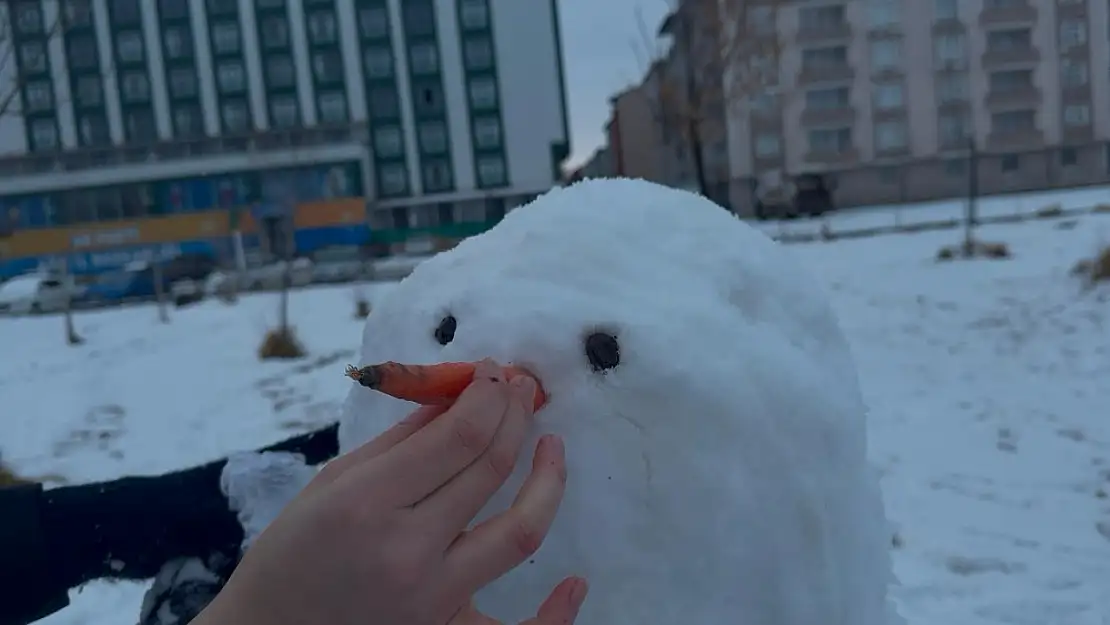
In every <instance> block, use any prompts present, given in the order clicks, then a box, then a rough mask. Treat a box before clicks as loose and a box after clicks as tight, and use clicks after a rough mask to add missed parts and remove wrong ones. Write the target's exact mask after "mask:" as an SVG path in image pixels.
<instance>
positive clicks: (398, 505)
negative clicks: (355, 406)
mask: <svg viewBox="0 0 1110 625" xmlns="http://www.w3.org/2000/svg"><path fill="white" fill-rule="evenodd" d="M534 390H535V383H534V382H533V381H532V380H530V379H526V378H517V379H516V380H514V381H513V382H512V383H511V384H510V383H508V382H506V381H505V379H504V378H503V377H502V373H501V370H500V368H499V367H498V366H497V365H496V364H495V363H492V362H486V363H483V364H482V365H481V366H480V367H479V368H478V371H477V372H476V373H475V376H474V383H472V384H471V385H470V387H469V388H468V389H467V390H466V392H464V393H463V395H462V396H461V397H460V398H459V400H458V401H457V402H456V403H455V405H454V406H452V407H451V408H450V409H447V410H446V411H444V410H443V409H435V408H423V409H420V410H417V411H416V412H415V413H413V414H412V415H411V416H410V417H409V418H408V419H406V420H404V421H402V422H401V423H399V424H397V425H396V426H394V427H393V428H391V429H390V430H388V431H386V432H385V433H384V434H382V435H381V436H379V437H378V438H376V439H374V440H372V441H370V442H369V443H366V444H365V445H363V446H362V447H360V448H358V449H356V450H354V451H352V452H351V453H349V454H346V455H344V456H341V457H339V458H337V459H335V460H334V461H332V462H331V463H329V464H328V465H327V466H325V467H324V469H323V470H321V471H320V473H319V474H318V475H317V476H316V478H315V479H314V480H313V481H312V482H311V483H310V484H309V485H308V486H307V487H306V488H305V490H304V491H303V492H302V493H301V494H300V495H298V497H297V498H296V499H295V500H294V501H293V502H292V503H291V504H289V506H288V507H287V508H286V509H285V511H284V512H282V514H281V515H280V516H279V517H278V518H277V519H276V520H275V521H274V522H273V524H271V525H270V527H269V528H267V529H266V531H265V532H263V533H262V535H261V536H259V538H258V540H257V541H256V542H255V543H254V545H253V546H252V547H251V549H250V550H249V551H248V552H247V553H246V555H245V556H244V558H243V561H242V563H240V565H239V566H238V568H237V569H236V571H235V574H234V575H232V577H231V580H230V581H229V582H228V584H227V586H226V587H225V589H224V591H223V592H222V593H220V595H219V596H218V597H217V598H216V600H215V601H213V602H212V605H210V606H209V608H208V609H207V610H205V612H204V613H202V614H201V615H200V616H199V617H198V619H197V623H198V624H199V625H319V624H320V623H327V624H328V625H368V624H369V625H500V621H497V620H495V619H493V618H490V617H488V616H486V615H484V614H482V613H480V612H478V610H477V609H475V608H474V606H473V603H472V602H471V597H472V596H473V594H474V593H475V592H476V591H478V590H479V589H480V588H482V587H483V586H485V585H486V584H488V583H490V582H492V581H493V580H495V579H497V578H498V577H501V576H502V575H504V574H505V573H507V572H509V571H510V570H512V569H513V568H515V567H516V566H518V565H520V564H521V563H523V562H524V561H525V560H527V559H528V558H529V557H530V556H531V555H532V554H533V553H534V552H535V551H536V550H537V549H538V548H539V547H540V544H541V543H542V541H543V539H544V537H545V536H546V535H547V531H548V529H549V528H550V527H551V523H552V521H553V520H554V518H555V512H556V510H557V509H558V507H559V503H560V502H561V501H562V497H563V489H564V486H565V483H566V466H565V463H564V457H563V444H562V441H561V440H559V439H558V438H555V437H545V438H544V439H542V440H541V441H540V444H539V445H538V446H537V448H536V452H535V456H534V457H533V461H532V472H531V474H530V475H529V477H528V479H527V480H526V481H525V483H524V486H522V487H521V489H520V492H519V494H518V495H517V498H516V501H515V502H514V503H513V505H512V506H511V507H510V508H509V509H508V510H506V511H504V512H502V513H500V514H499V515H497V516H494V517H493V518H491V519H489V520H488V521H485V522H483V523H482V524H480V525H478V526H476V527H474V528H472V529H469V530H468V529H467V527H468V525H469V523H470V522H471V521H472V520H473V518H474V517H475V516H476V515H477V514H478V512H479V511H480V510H481V509H482V507H483V505H485V503H486V502H487V501H489V499H490V497H492V496H493V494H494V493H495V492H496V491H497V489H498V488H500V487H501V485H502V484H504V483H505V480H506V479H507V478H508V476H509V475H510V473H511V472H512V469H513V467H514V466H515V465H516V461H517V458H518V456H519V454H520V449H521V447H522V445H523V442H524V439H525V436H526V431H527V427H528V423H529V421H530V419H531V415H532V397H533V392H534ZM586 592H587V586H586V582H585V580H582V579H580V578H567V579H566V580H563V582H562V583H560V584H559V585H558V586H556V588H555V589H554V590H553V591H552V592H551V595H550V596H549V597H548V598H547V600H546V601H545V602H544V603H543V605H542V606H540V607H539V610H538V611H537V614H536V617H535V618H533V619H529V620H528V621H526V625H569V624H571V623H573V622H574V620H575V618H576V617H577V615H578V609H579V607H581V605H582V602H583V600H584V599H585V597H586Z"/></svg>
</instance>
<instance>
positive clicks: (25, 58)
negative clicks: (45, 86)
mask: <svg viewBox="0 0 1110 625" xmlns="http://www.w3.org/2000/svg"><path fill="white" fill-rule="evenodd" d="M19 67H20V70H22V72H23V74H24V75H32V74H45V73H46V72H47V71H48V69H49V63H48V62H47V57H46V46H45V44H43V42H41V41H28V42H27V43H24V44H22V45H20V46H19Z"/></svg>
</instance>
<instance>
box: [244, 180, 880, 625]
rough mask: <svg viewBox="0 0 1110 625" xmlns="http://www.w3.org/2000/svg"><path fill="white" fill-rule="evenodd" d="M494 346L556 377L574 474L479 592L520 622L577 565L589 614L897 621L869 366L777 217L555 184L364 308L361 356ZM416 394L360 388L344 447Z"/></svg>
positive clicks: (843, 624)
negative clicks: (872, 447) (610, 360)
mask: <svg viewBox="0 0 1110 625" xmlns="http://www.w3.org/2000/svg"><path fill="white" fill-rule="evenodd" d="M446 315H453V316H454V317H455V318H456V319H457V321H458V330H457V333H456V336H455V338H454V340H453V341H452V342H450V343H449V344H448V345H446V346H442V345H440V344H439V343H438V342H437V341H436V339H435V338H434V330H435V328H436V327H437V326H438V325H439V323H440V320H441V319H443V318H444V317H445V316H446ZM593 332H605V333H609V334H612V335H613V336H615V337H617V339H618V341H619V344H620V364H619V365H617V366H616V367H615V368H613V369H610V370H608V371H605V372H595V371H593V370H592V368H591V365H590V362H589V361H588V358H587V356H586V354H585V351H584V346H583V341H584V339H585V337H586V336H588V335H589V334H591V333H593ZM484 357H493V358H495V359H497V360H499V361H501V362H514V363H520V364H524V365H526V366H527V367H528V368H529V369H530V370H532V371H535V372H536V373H537V374H538V375H539V377H540V378H541V380H542V381H543V384H544V387H545V389H546V390H547V391H548V394H549V403H548V404H547V405H546V406H545V407H544V409H543V410H542V411H540V412H539V413H538V414H537V418H536V422H535V425H534V427H533V432H532V440H531V441H530V444H534V443H535V441H536V440H537V439H538V438H539V436H541V435H542V434H544V433H549V432H551V433H557V434H559V435H561V436H562V437H563V438H564V439H565V440H566V447H567V464H568V474H569V485H568V490H567V495H566V498H565V500H564V503H563V506H562V508H561V509H560V512H559V516H558V518H557V520H556V522H555V525H554V527H553V528H552V530H551V533H550V534H549V536H548V538H547V540H546V542H545V543H544V545H543V547H542V548H541V550H540V551H539V552H538V553H537V554H536V556H535V557H534V559H533V561H532V562H530V563H529V564H526V565H524V566H522V567H520V568H519V569H517V570H516V571H513V572H512V573H510V574H509V575H507V576H506V577H504V578H502V579H501V580H498V581H497V582H495V583H494V584H492V585H491V586H490V587H488V588H487V589H485V590H484V591H483V592H482V593H480V594H479V595H478V597H477V603H478V605H479V607H480V608H483V609H485V610H487V611H488V612H489V613H490V614H492V615H494V616H496V617H497V618H499V619H503V620H505V621H506V622H518V621H520V620H522V619H524V618H527V617H529V616H531V615H533V614H534V611H535V609H536V607H537V606H538V605H539V603H540V602H541V601H542V600H543V598H544V597H545V595H546V593H547V592H548V591H549V590H550V589H551V588H552V587H553V586H554V585H555V584H556V583H557V582H558V581H559V580H560V579H562V578H563V577H565V576H567V575H583V576H585V577H587V578H588V579H589V580H590V583H591V592H590V597H589V599H588V600H587V602H586V605H585V606H584V607H583V611H582V614H581V616H580V617H579V620H578V623H580V624H584V625H614V624H621V625H623V624H628V625H679V624H685V623H694V624H704V625H710V624H712V625H719V624H721V623H735V624H737V625H740V624H749V623H751V624H758V625H880V624H888V623H894V622H899V619H898V618H897V616H896V615H894V614H893V612H892V610H891V609H890V607H889V605H888V599H887V587H888V585H889V584H890V583H892V582H893V576H892V573H891V566H890V560H889V554H888V548H889V545H890V531H889V527H888V525H887V522H886V519H885V515H884V511H883V504H882V500H881V495H880V492H879V485H878V479H877V476H876V475H875V473H874V472H873V471H872V470H871V467H870V465H869V463H868V459H867V443H866V433H865V429H866V422H865V421H866V411H865V408H864V405H863V401H862V399H861V395H860V391H859V383H858V381H857V377H856V371H855V365H854V363H853V362H852V358H851V354H850V353H849V349H848V346H847V343H846V342H845V340H844V337H843V335H842V333H841V331H840V329H839V327H838V324H837V321H836V319H835V317H834V315H833V313H832V311H831V309H830V307H829V305H828V303H827V301H826V297H825V295H824V293H823V291H822V289H821V288H820V287H819V286H818V284H817V283H816V281H815V280H813V279H811V278H810V277H809V276H808V275H806V274H805V273H804V272H803V271H802V270H801V269H800V268H799V267H798V266H797V264H796V263H795V262H794V261H793V260H792V258H790V255H789V253H788V252H787V251H786V250H785V249H784V248H782V247H780V246H778V245H776V244H775V243H773V242H772V241H771V240H769V239H768V238H767V237H766V236H764V235H763V234H761V233H759V232H757V231H755V230H753V229H752V228H750V227H748V226H747V225H745V224H744V223H743V222H741V221H739V220H737V219H735V218H733V217H732V216H730V215H729V214H728V213H727V212H725V211H724V210H722V209H721V208H719V207H717V206H716V205H714V204H712V203H711V202H709V201H708V200H705V199H703V198H700V197H698V196H695V195H692V194H690V193H687V192H683V191H676V190H672V189H667V188H664V187H660V186H657V185H654V184H651V183H647V182H642V181H631V180H591V181H586V182H582V183H579V184H576V185H574V186H571V187H568V188H563V189H556V190H553V191H551V192H549V193H547V194H545V195H544V196H542V197H540V198H538V199H537V200H536V201H534V202H533V203H531V204H529V205H527V206H524V207H521V208H519V209H517V210H515V211H513V212H512V213H511V214H509V215H508V216H507V217H506V218H505V220H504V221H503V222H502V223H501V224H499V225H498V226H497V227H495V228H494V229H492V230H491V231H490V232H488V233H486V234H484V235H481V236H478V237H474V238H472V239H469V240H467V241H464V242H463V243H462V244H460V245H459V246H458V247H456V248H455V249H454V250H451V251H449V252H445V253H443V254H440V255H439V256H437V257H435V258H433V259H431V260H429V261H427V262H425V263H424V264H422V265H420V266H419V267H418V268H417V269H416V270H415V271H414V272H413V273H412V275H411V276H410V277H409V278H408V279H406V280H405V281H403V282H402V283H401V284H400V285H399V286H397V287H396V289H395V290H394V291H393V292H392V293H391V294H390V296H389V297H388V298H386V299H385V300H384V301H383V302H381V303H380V304H379V305H378V306H376V308H375V310H374V314H373V315H371V316H370V317H369V319H368V320H367V323H366V326H365V331H364V334H363V339H362V349H361V359H360V363H361V364H372V363H376V362H382V361H388V360H393V361H399V362H405V363H416V364H423V363H434V362H441V361H470V360H477V359H481V358H484ZM412 409H413V406H412V405H411V404H409V403H406V402H403V401H399V400H396V399H392V398H390V397H387V396H385V395H381V394H378V393H374V392H372V391H369V390H367V389H365V388H361V387H357V386H356V387H353V388H352V390H351V392H350V395H349V396H348V399H347V402H346V404H345V407H344V413H343V417H342V421H341V428H340V444H341V448H342V449H343V450H350V449H353V448H354V447H356V446H358V445H360V444H361V443H363V442H365V441H367V440H369V439H371V438H372V437H374V436H376V435H377V434H379V433H380V432H382V431H383V430H384V429H386V428H387V427H389V426H390V425H391V424H393V423H395V422H397V421H398V420H399V419H401V418H402V417H404V416H405V415H406V414H408V413H409V412H411V411H412ZM249 464H250V463H242V462H240V463H237V464H236V465H235V466H237V467H239V469H237V470H229V473H231V474H229V475H226V476H225V477H226V478H227V482H228V484H229V488H231V489H232V490H235V489H234V484H235V483H236V482H237V481H238V480H247V481H250V480H252V479H256V478H252V477H251V476H250V475H249V473H250V472H249V471H245V470H243V468H242V467H244V466H248V465H249ZM529 465H530V462H529V459H528V458H527V457H525V458H522V461H521V463H520V466H519V467H518V470H517V472H516V474H515V475H514V476H513V478H512V479H510V481H509V483H508V484H506V486H505V487H504V488H503V489H502V490H501V491H500V492H499V493H498V495H497V496H496V497H495V499H494V501H492V502H491V503H490V505H489V507H488V508H487V509H486V510H485V511H484V512H483V513H482V515H481V518H485V517H488V516H489V515H491V514H493V513H496V512H497V511H500V510H503V509H504V508H505V507H506V506H507V505H508V504H509V503H510V502H511V500H512V498H513V496H514V495H515V493H516V491H517V489H518V488H519V487H520V485H521V483H522V481H523V479H524V477H525V475H526V473H527V470H528V467H529ZM256 470H257V469H256ZM276 490H277V489H274V488H267V489H257V488H254V489H252V488H249V487H248V488H245V489H238V490H237V491H236V492H237V493H239V494H240V496H238V497H237V507H238V508H239V509H240V511H241V513H242V514H244V518H252V515H251V509H254V508H258V509H261V510H268V509H271V508H272V507H273V502H272V501H270V502H254V503H252V502H250V501H245V500H244V497H242V496H241V493H242V492H251V491H253V492H259V493H261V492H270V493H274V492H276ZM259 516H260V515H254V517H253V518H255V520H257V518H258V517H259ZM261 516H270V515H268V514H263V515H261ZM479 520H480V519H479ZM251 529H257V528H251Z"/></svg>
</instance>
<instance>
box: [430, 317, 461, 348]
mask: <svg viewBox="0 0 1110 625" xmlns="http://www.w3.org/2000/svg"><path fill="white" fill-rule="evenodd" d="M458 325H459V322H458V321H456V320H455V316H454V315H447V316H446V317H444V318H443V319H440V321H439V325H438V326H436V331H435V337H436V341H437V342H438V343H439V344H440V345H446V344H448V343H450V342H451V341H453V340H455V328H457V327H458Z"/></svg>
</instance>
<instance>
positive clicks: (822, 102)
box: [806, 87, 852, 110]
mask: <svg viewBox="0 0 1110 625" xmlns="http://www.w3.org/2000/svg"><path fill="white" fill-rule="evenodd" d="M851 104H852V103H851V96H850V92H849V90H848V87H833V88H831V89H810V90H809V91H806V108H807V109H813V110H831V109H841V108H848V107H849V106H851Z"/></svg>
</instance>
